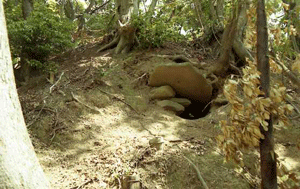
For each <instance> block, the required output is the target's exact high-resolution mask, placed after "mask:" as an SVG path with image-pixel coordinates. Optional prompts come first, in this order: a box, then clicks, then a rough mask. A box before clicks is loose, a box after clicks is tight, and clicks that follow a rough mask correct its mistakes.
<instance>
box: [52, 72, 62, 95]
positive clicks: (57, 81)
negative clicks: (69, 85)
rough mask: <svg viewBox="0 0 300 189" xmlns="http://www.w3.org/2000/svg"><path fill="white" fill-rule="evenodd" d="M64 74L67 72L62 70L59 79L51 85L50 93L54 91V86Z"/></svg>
mask: <svg viewBox="0 0 300 189" xmlns="http://www.w3.org/2000/svg"><path fill="white" fill-rule="evenodd" d="M64 74H65V72H62V73H61V74H60V76H59V79H58V80H57V81H56V82H55V83H54V84H53V85H52V86H51V87H50V93H52V91H53V88H54V87H55V86H56V85H57V84H58V82H59V81H60V80H61V78H62V76H63V75H64Z"/></svg>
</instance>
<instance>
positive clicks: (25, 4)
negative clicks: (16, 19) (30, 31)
mask: <svg viewBox="0 0 300 189" xmlns="http://www.w3.org/2000/svg"><path fill="white" fill-rule="evenodd" d="M32 11H33V0H23V1H22V13H23V18H24V20H26V19H27V18H28V16H29V15H30V13H31V12H32ZM20 58H21V61H20V63H21V68H20V69H19V71H18V72H19V74H20V77H18V78H20V81H25V83H27V81H28V80H29V76H30V70H31V66H30V65H29V63H28V61H27V60H28V59H27V54H26V53H25V52H24V51H23V50H21V55H20Z"/></svg>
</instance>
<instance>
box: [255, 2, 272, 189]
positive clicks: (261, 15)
mask: <svg viewBox="0 0 300 189" xmlns="http://www.w3.org/2000/svg"><path fill="white" fill-rule="evenodd" d="M257 67H258V71H260V72H261V76H260V81H261V88H262V91H263V92H264V93H265V97H268V96H269V91H270V65H269V57H268V31H267V22H266V13H265V2H264V0H258V1H257ZM268 123H269V125H268V130H267V131H266V130H264V128H263V127H262V126H260V130H261V133H262V134H263V135H264V136H265V139H261V140H260V161H261V178H262V182H261V188H262V189H277V175H276V154H275V152H274V137H273V123H272V116H271V119H270V120H268Z"/></svg>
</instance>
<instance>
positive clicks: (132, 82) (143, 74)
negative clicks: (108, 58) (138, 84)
mask: <svg viewBox="0 0 300 189" xmlns="http://www.w3.org/2000/svg"><path fill="white" fill-rule="evenodd" d="M146 75H147V73H144V74H143V75H141V76H140V77H138V78H136V79H135V80H133V81H132V82H131V83H134V82H135V81H137V80H140V79H142V78H143V77H145V76H146Z"/></svg>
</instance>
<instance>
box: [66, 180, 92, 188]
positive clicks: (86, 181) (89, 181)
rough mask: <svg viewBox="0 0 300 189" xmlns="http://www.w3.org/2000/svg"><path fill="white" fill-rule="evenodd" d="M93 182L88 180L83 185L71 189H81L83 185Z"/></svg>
mask: <svg viewBox="0 0 300 189" xmlns="http://www.w3.org/2000/svg"><path fill="white" fill-rule="evenodd" d="M93 182H94V179H90V180H88V181H86V182H85V183H83V184H81V185H79V186H75V187H72V188H71V189H80V188H83V187H84V186H85V185H88V184H91V183H93Z"/></svg>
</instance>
